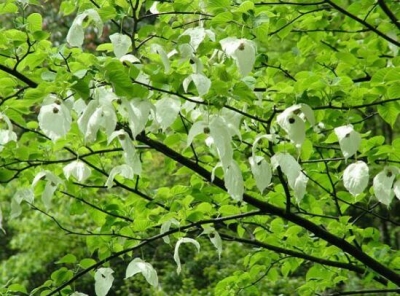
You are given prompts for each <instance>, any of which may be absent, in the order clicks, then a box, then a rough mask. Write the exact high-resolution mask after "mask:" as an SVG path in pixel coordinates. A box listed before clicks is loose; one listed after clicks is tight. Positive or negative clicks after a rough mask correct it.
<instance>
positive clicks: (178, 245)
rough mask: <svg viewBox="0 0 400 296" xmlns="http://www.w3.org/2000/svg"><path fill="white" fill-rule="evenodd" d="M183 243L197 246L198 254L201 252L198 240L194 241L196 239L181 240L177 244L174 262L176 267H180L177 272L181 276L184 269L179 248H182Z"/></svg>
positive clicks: (185, 238)
mask: <svg viewBox="0 0 400 296" xmlns="http://www.w3.org/2000/svg"><path fill="white" fill-rule="evenodd" d="M182 243H191V244H193V245H195V247H196V248H197V252H200V244H199V243H198V242H197V241H196V240H194V239H192V238H188V237H183V238H180V239H179V240H178V241H177V242H176V245H175V251H174V260H175V262H176V265H177V266H178V267H177V268H176V272H177V273H178V274H180V273H181V270H182V267H181V259H180V258H179V247H180V246H181V244H182Z"/></svg>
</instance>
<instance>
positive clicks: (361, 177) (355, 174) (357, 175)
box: [343, 161, 369, 196]
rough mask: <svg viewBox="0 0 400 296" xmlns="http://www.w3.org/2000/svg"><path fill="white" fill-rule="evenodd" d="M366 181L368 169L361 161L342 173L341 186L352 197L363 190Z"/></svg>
mask: <svg viewBox="0 0 400 296" xmlns="http://www.w3.org/2000/svg"><path fill="white" fill-rule="evenodd" d="M368 179H369V169H368V166H367V164H366V163H365V162H363V161H357V162H356V163H352V164H350V165H349V166H348V167H347V168H346V169H345V170H344V172H343V185H344V187H345V188H346V189H347V190H348V191H349V192H350V193H351V195H353V196H356V195H358V194H360V193H362V192H363V191H364V190H365V188H366V187H367V185H368Z"/></svg>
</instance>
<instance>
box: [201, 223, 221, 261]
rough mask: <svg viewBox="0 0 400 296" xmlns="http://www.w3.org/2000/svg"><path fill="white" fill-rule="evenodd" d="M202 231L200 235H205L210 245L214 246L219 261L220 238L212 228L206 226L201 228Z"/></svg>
mask: <svg viewBox="0 0 400 296" xmlns="http://www.w3.org/2000/svg"><path fill="white" fill-rule="evenodd" d="M203 228H204V231H203V232H202V233H201V234H202V235H203V234H207V235H208V238H209V239H210V241H211V243H212V244H213V245H214V247H215V248H216V249H217V251H218V257H219V259H221V254H222V239H221V236H220V235H219V233H218V231H216V230H215V229H214V227H211V226H209V225H207V224H205V225H204V226H203Z"/></svg>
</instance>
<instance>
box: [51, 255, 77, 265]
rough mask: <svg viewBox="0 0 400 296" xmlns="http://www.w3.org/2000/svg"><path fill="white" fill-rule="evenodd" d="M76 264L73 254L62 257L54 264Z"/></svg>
mask: <svg viewBox="0 0 400 296" xmlns="http://www.w3.org/2000/svg"><path fill="white" fill-rule="evenodd" d="M75 262H76V256H75V255H73V254H67V255H65V256H64V257H62V258H61V259H60V260H58V261H57V262H56V264H63V263H65V264H72V263H75Z"/></svg>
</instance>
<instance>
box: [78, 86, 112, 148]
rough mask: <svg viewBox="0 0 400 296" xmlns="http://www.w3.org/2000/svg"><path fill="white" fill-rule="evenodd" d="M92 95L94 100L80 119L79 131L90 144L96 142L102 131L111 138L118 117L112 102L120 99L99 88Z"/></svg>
mask: <svg viewBox="0 0 400 296" xmlns="http://www.w3.org/2000/svg"><path fill="white" fill-rule="evenodd" d="M92 95H93V98H94V100H92V101H90V102H89V104H88V105H87V106H86V108H85V109H84V110H83V112H82V114H81V115H80V117H79V119H78V127H79V130H80V131H81V132H82V133H83V135H84V136H85V141H86V142H88V143H91V142H93V141H95V140H96V138H97V133H98V131H99V130H100V129H102V130H104V131H105V133H106V134H107V136H110V135H111V133H112V132H113V131H114V130H115V126H116V124H117V115H116V114H115V110H114V107H113V105H112V102H113V101H114V100H117V99H118V97H117V96H116V95H115V94H114V93H113V92H111V91H110V90H108V89H106V88H104V87H99V88H97V89H96V90H95V91H94V92H93V94H92Z"/></svg>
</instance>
